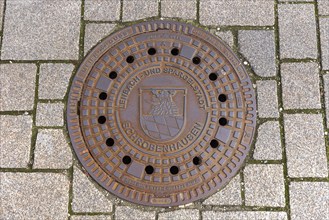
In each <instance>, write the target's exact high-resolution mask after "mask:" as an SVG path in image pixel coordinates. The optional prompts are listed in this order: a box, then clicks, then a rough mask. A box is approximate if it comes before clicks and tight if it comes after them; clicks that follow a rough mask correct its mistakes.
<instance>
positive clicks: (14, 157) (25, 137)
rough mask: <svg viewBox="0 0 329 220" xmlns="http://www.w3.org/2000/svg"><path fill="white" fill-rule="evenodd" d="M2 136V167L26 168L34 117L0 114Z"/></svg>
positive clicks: (0, 155)
mask: <svg viewBox="0 0 329 220" xmlns="http://www.w3.org/2000/svg"><path fill="white" fill-rule="evenodd" d="M0 137H1V138H0V167H2V168H26V167H27V165H28V163H29V155H30V148H31V138H32V117H31V116H29V115H20V116H14V115H0ZM0 182H1V181H0Z"/></svg>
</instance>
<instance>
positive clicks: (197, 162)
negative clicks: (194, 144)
mask: <svg viewBox="0 0 329 220" xmlns="http://www.w3.org/2000/svg"><path fill="white" fill-rule="evenodd" d="M193 164H194V165H200V164H201V158H200V157H194V158H193Z"/></svg>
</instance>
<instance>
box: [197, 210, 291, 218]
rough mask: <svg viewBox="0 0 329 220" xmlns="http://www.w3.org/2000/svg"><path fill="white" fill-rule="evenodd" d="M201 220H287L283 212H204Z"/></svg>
mask: <svg viewBox="0 0 329 220" xmlns="http://www.w3.org/2000/svg"><path fill="white" fill-rule="evenodd" d="M202 219H203V220H222V219H225V220H238V219H239V220H247V219H250V220H251V219H257V220H274V219H275V220H287V219H288V217H287V213H285V212H264V211H245V212H241V211H237V212H218V211H217V212H216V211H205V212H203V213H202Z"/></svg>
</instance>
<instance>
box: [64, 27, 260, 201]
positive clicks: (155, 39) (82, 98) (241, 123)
mask: <svg viewBox="0 0 329 220" xmlns="http://www.w3.org/2000/svg"><path fill="white" fill-rule="evenodd" d="M255 120H256V101H255V93H254V90H253V88H252V83H251V81H250V78H249V77H248V75H247V73H246V71H245V69H244V68H243V65H242V64H241V62H240V61H239V60H238V58H237V57H236V56H235V55H234V53H233V52H232V51H231V50H230V49H229V48H228V47H227V46H226V45H225V44H224V43H222V42H221V41H220V40H219V39H218V38H216V37H215V36H213V35H211V34H209V33H208V32H206V31H204V30H202V29H199V28H196V27H194V26H192V25H189V24H185V23H179V22H173V21H152V22H144V23H139V24H135V25H132V26H130V27H127V28H124V29H122V30H120V31H118V32H116V33H114V34H112V35H110V36H109V37H107V38H106V39H104V40H103V41H102V42H101V43H100V44H99V45H97V46H96V47H95V48H94V49H93V50H92V52H91V53H90V54H89V55H88V56H87V57H86V58H85V60H84V61H83V63H82V64H81V66H80V68H79V69H78V71H77V74H76V76H75V78H74V80H73V82H72V86H71V88H70V93H69V99H68V106H67V125H68V130H69V134H70V138H71V141H72V145H73V148H74V151H75V153H76V155H77V157H78V158H79V160H80V162H81V163H82V165H83V166H84V168H85V169H86V170H87V171H88V173H89V174H90V175H91V176H92V177H93V179H95V180H96V181H97V182H98V183H99V184H100V185H101V186H103V187H104V188H105V189H106V190H108V191H109V192H111V193H113V194H115V195H117V196H119V197H120V198H122V199H125V200H128V201H131V202H134V203H138V204H143V205H153V206H176V205H181V204H186V203H190V202H193V201H196V200H198V199H201V198H205V197H207V196H209V195H211V194H213V193H214V192H216V191H217V190H219V189H221V188H222V187H223V186H225V185H226V183H227V182H228V181H229V180H230V179H231V178H233V176H234V175H235V174H236V173H237V172H238V170H239V168H240V167H241V166H242V164H243V162H244V160H245V158H246V155H247V153H248V151H249V149H250V145H251V143H252V139H253V136H254V131H255V125H256V122H255Z"/></svg>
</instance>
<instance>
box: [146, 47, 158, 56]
mask: <svg viewBox="0 0 329 220" xmlns="http://www.w3.org/2000/svg"><path fill="white" fill-rule="evenodd" d="M156 52H157V51H156V49H155V48H153V47H151V48H150V49H149V50H148V51H147V53H148V54H149V55H154V54H155V53H156Z"/></svg>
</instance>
